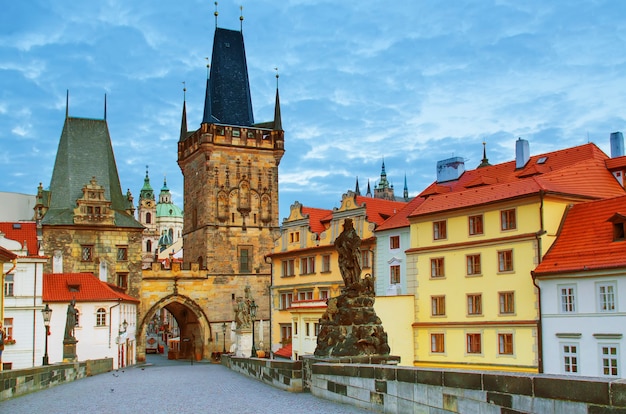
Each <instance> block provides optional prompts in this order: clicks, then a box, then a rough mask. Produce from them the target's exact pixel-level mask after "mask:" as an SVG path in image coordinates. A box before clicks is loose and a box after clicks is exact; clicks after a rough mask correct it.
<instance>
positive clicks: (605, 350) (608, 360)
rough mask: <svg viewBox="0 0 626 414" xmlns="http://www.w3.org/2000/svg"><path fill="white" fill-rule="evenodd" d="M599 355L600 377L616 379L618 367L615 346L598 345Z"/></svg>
mask: <svg viewBox="0 0 626 414" xmlns="http://www.w3.org/2000/svg"><path fill="white" fill-rule="evenodd" d="M600 354H601V359H602V375H603V376H605V377H617V376H618V368H617V367H618V365H619V355H618V352H617V344H602V345H600Z"/></svg>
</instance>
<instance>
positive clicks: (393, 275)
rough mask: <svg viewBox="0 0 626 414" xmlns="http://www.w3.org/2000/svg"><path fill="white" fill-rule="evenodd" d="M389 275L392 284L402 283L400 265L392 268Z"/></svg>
mask: <svg viewBox="0 0 626 414" xmlns="http://www.w3.org/2000/svg"><path fill="white" fill-rule="evenodd" d="M389 275H390V276H389V283H390V284H392V285H397V284H398V283H400V265H395V266H390V267H389Z"/></svg>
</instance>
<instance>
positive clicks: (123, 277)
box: [117, 273, 128, 289]
mask: <svg viewBox="0 0 626 414" xmlns="http://www.w3.org/2000/svg"><path fill="white" fill-rule="evenodd" d="M117 286H119V287H121V288H122V289H126V288H127V287H128V273H118V274H117Z"/></svg>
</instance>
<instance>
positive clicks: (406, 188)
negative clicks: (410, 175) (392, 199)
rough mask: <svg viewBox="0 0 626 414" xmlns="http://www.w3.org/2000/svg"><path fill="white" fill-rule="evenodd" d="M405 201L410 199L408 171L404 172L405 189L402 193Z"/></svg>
mask: <svg viewBox="0 0 626 414" xmlns="http://www.w3.org/2000/svg"><path fill="white" fill-rule="evenodd" d="M402 196H403V197H404V201H409V186H408V185H407V184H406V173H404V191H403V193H402Z"/></svg>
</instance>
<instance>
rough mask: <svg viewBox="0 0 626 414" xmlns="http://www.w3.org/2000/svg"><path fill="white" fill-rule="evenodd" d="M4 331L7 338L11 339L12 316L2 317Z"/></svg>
mask: <svg viewBox="0 0 626 414" xmlns="http://www.w3.org/2000/svg"><path fill="white" fill-rule="evenodd" d="M4 332H6V334H7V338H11V339H13V318H4ZM5 339H6V338H5Z"/></svg>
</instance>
